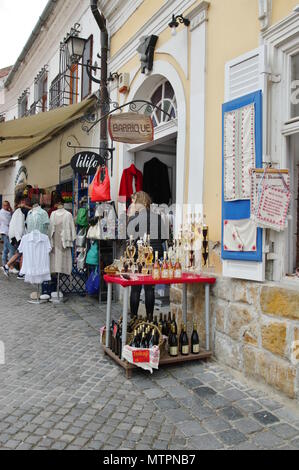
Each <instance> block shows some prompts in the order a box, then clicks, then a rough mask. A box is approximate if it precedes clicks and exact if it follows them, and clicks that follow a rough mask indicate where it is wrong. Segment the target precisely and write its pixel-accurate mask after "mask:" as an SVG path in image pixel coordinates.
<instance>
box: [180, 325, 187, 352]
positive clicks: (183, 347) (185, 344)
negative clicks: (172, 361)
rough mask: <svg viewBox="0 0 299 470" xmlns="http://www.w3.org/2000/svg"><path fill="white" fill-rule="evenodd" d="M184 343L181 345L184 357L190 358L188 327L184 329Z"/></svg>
mask: <svg viewBox="0 0 299 470" xmlns="http://www.w3.org/2000/svg"><path fill="white" fill-rule="evenodd" d="M181 341H182V343H181V348H182V351H181V354H182V356H188V355H189V339H188V335H187V329H186V326H184V328H183V334H182V340H181Z"/></svg>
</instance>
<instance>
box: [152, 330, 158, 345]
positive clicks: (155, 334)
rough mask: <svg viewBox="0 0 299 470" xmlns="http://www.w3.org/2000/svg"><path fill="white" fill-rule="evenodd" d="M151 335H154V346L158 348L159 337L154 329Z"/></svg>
mask: <svg viewBox="0 0 299 470" xmlns="http://www.w3.org/2000/svg"><path fill="white" fill-rule="evenodd" d="M153 335H154V346H159V340H160V336H159V333H158V330H157V329H156V328H155V329H154V330H153Z"/></svg>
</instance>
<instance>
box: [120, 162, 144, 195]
mask: <svg viewBox="0 0 299 470" xmlns="http://www.w3.org/2000/svg"><path fill="white" fill-rule="evenodd" d="M133 178H134V179H135V188H136V192H137V193H138V192H139V191H142V188H143V175H142V173H141V171H139V170H137V168H136V166H135V165H133V164H132V165H131V166H130V168H127V169H126V170H124V171H123V175H122V178H121V182H120V188H119V196H121V197H125V198H126V199H130V198H131V196H132V194H134V192H135V191H134V189H133Z"/></svg>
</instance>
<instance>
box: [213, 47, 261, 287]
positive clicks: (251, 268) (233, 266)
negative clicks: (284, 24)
mask: <svg viewBox="0 0 299 470" xmlns="http://www.w3.org/2000/svg"><path fill="white" fill-rule="evenodd" d="M265 64H266V48H265V47H264V46H263V47H261V48H258V49H256V50H254V51H251V52H248V53H246V54H244V55H243V56H241V57H238V58H236V59H234V60H232V61H230V62H228V63H227V64H226V68H225V69H226V82H225V99H226V103H225V104H224V105H223V110H222V120H223V121H224V114H225V113H226V112H227V111H232V110H236V109H239V108H241V107H243V106H246V105H248V104H250V103H254V106H255V113H256V124H255V126H256V128H255V137H256V167H257V168H262V166H263V165H262V162H263V141H264V136H263V122H264V119H265V115H264V114H263V113H264V111H263V101H264V99H263V96H264V93H266V75H265V70H266V65H265ZM223 134H224V133H223ZM222 160H223V157H222ZM222 193H223V194H222V259H223V275H224V276H228V277H232V278H238V279H247V280H255V281H264V279H265V255H264V253H263V242H264V231H263V230H261V229H258V232H257V252H253V253H245V252H241V253H238V252H227V251H224V250H223V222H224V220H225V219H228V220H229V219H231V220H239V219H248V218H250V201H249V200H248V201H236V202H226V201H224V185H223V189H222Z"/></svg>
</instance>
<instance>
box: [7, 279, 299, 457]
mask: <svg viewBox="0 0 299 470" xmlns="http://www.w3.org/2000/svg"><path fill="white" fill-rule="evenodd" d="M31 291H32V287H30V286H26V285H24V283H23V281H17V280H16V279H13V278H12V279H10V280H6V279H4V277H3V276H2V275H1V277H0V321H1V327H0V341H3V342H4V343H5V348H6V364H5V365H2V366H1V365H0V384H1V385H0V449H2V450H4V449H105V450H109V449H113V450H115V449H144V450H146V449H153V450H154V449H157V450H158V449H162V450H166V449H169V450H171V449H173V450H181V449H184V450H188V449H190V450H193V449H298V448H299V413H298V408H297V410H296V406H295V404H292V403H291V402H288V401H282V400H281V399H280V398H279V397H276V395H275V396H274V398H273V396H272V395H271V396H269V394H268V393H267V392H265V391H264V390H262V389H258V388H257V387H256V386H255V385H253V384H251V383H247V382H245V381H241V380H240V379H239V378H237V376H235V375H234V374H233V373H231V372H228V371H227V369H224V368H223V367H222V366H220V365H218V364H217V363H215V362H212V361H211V362H209V363H196V364H193V365H188V366H179V367H176V368H175V367H172V368H168V369H163V370H161V371H158V372H156V373H155V374H154V375H153V376H150V375H147V374H146V373H144V372H139V371H138V372H137V373H136V374H134V375H133V379H132V380H130V381H128V380H126V378H125V376H124V372H123V370H122V369H120V368H119V367H118V366H117V365H115V364H114V363H113V362H111V361H110V359H107V358H106V357H105V356H104V355H103V353H102V351H101V348H100V344H99V336H98V334H97V331H96V330H98V329H99V327H100V326H102V325H103V323H104V317H105V306H103V307H102V308H100V309H99V306H98V305H97V304H96V303H95V302H94V301H92V300H90V299H83V298H78V297H75V298H72V299H70V300H69V302H67V303H66V304H64V305H63V306H59V307H56V308H55V307H54V306H52V305H51V304H47V305H41V306H32V305H30V304H29V303H27V299H28V296H29V294H30V292H31ZM114 309H115V310H114V313H115V315H117V309H116V307H114ZM117 316H118V315H117Z"/></svg>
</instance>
